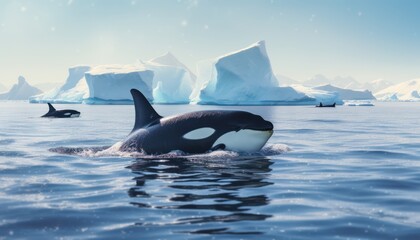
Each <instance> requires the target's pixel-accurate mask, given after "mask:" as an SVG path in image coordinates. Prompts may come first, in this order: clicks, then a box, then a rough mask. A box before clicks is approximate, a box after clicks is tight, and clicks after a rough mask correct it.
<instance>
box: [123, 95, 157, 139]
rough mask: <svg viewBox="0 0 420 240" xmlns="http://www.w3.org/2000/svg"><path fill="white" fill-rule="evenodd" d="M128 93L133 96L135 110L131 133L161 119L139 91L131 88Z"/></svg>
mask: <svg viewBox="0 0 420 240" xmlns="http://www.w3.org/2000/svg"><path fill="white" fill-rule="evenodd" d="M130 92H131V95H132V96H133V101H134V108H135V110H136V121H135V123H134V127H133V130H132V132H133V131H135V130H137V129H139V128H142V127H144V126H146V125H147V124H149V123H151V122H153V121H155V120H157V119H160V118H162V116H160V115H159V114H158V113H157V112H156V111H155V109H154V108H153V107H152V105H151V104H150V103H149V101H148V100H147V99H146V97H145V96H144V95H143V94H142V93H141V92H140V91H139V90H137V89H134V88H133V89H131V90H130Z"/></svg>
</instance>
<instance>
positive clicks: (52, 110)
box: [41, 103, 80, 118]
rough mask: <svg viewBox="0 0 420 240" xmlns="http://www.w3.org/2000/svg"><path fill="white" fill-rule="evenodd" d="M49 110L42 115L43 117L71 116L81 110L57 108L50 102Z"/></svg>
mask: <svg viewBox="0 0 420 240" xmlns="http://www.w3.org/2000/svg"><path fill="white" fill-rule="evenodd" d="M48 107H49V111H48V112H47V113H46V114H44V115H42V116H41V117H49V118H70V117H71V115H73V114H79V115H80V112H79V111H76V110H70V109H64V110H56V109H55V108H54V107H53V106H52V105H51V104H50V103H48Z"/></svg>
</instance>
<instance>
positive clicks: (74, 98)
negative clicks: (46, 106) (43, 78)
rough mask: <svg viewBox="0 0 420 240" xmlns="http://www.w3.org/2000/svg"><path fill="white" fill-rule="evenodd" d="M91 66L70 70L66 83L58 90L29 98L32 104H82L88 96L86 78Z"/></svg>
mask: <svg viewBox="0 0 420 240" xmlns="http://www.w3.org/2000/svg"><path fill="white" fill-rule="evenodd" d="M90 69H91V68H90V67H89V66H74V67H70V68H69V70H68V71H69V75H68V77H67V79H66V81H65V83H64V84H63V85H62V86H61V87H58V88H54V89H52V90H50V91H48V92H45V93H43V94H40V95H36V96H33V97H31V98H29V102H31V103H47V102H50V103H82V101H83V98H85V97H86V96H87V92H88V86H87V84H86V80H85V78H84V76H85V73H86V72H87V71H89V70H90Z"/></svg>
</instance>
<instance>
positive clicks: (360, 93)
mask: <svg viewBox="0 0 420 240" xmlns="http://www.w3.org/2000/svg"><path fill="white" fill-rule="evenodd" d="M315 89H319V90H324V91H328V92H336V93H338V96H339V97H340V99H342V100H374V99H375V97H374V96H373V95H372V92H370V91H369V90H351V89H344V88H339V87H334V86H332V85H330V84H328V85H324V86H319V87H315Z"/></svg>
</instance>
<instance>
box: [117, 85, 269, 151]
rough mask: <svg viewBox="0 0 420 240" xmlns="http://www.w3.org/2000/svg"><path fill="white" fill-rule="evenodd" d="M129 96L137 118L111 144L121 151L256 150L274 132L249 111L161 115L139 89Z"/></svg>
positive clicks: (264, 121) (261, 119)
mask: <svg viewBox="0 0 420 240" xmlns="http://www.w3.org/2000/svg"><path fill="white" fill-rule="evenodd" d="M131 95H132V96H133V100H134V107H135V112H136V113H135V114H136V117H135V118H136V120H135V124H134V128H133V130H132V131H131V133H130V134H129V135H128V136H127V138H126V139H125V140H123V141H122V142H119V143H117V144H116V145H114V147H117V148H118V149H119V150H121V151H138V152H145V153H148V154H159V153H168V152H170V151H173V150H181V151H183V152H186V153H204V152H208V151H210V150H218V149H221V150H223V149H226V150H232V151H238V152H256V151H259V150H260V149H261V148H262V147H263V146H264V144H265V143H266V142H267V140H268V139H269V138H270V137H271V135H272V134H273V124H272V123H271V122H269V121H266V120H264V119H263V118H262V117H261V116H258V115H254V114H252V113H249V112H244V111H222V110H215V111H199V112H191V113H186V114H181V115H176V116H170V117H162V116H160V115H159V114H158V113H157V112H156V111H155V110H154V109H153V107H152V105H150V103H149V102H148V101H147V99H146V98H145V97H144V95H143V94H142V93H140V91H138V90H136V89H131Z"/></svg>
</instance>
